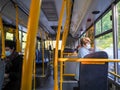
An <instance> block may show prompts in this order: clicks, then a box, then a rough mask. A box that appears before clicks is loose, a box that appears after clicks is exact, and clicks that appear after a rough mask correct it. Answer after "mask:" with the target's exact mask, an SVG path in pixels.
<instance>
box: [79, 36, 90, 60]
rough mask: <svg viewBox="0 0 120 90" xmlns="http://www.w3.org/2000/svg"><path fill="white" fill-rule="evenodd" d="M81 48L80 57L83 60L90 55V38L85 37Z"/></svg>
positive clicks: (81, 41)
mask: <svg viewBox="0 0 120 90" xmlns="http://www.w3.org/2000/svg"><path fill="white" fill-rule="evenodd" d="M80 43H81V47H80V49H79V51H78V57H79V58H83V57H84V56H85V55H87V54H89V53H90V49H91V45H90V39H89V38H88V37H84V38H82V39H81V40H80Z"/></svg>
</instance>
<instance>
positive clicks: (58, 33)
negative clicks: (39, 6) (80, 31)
mask: <svg viewBox="0 0 120 90" xmlns="http://www.w3.org/2000/svg"><path fill="white" fill-rule="evenodd" d="M65 3H66V0H62V8H61V12H60V18H59V22H58V31H57V37H56V48H55V61H54V90H58V45H59V40H60V30H61V25H62V18H63V15H64V8H65Z"/></svg>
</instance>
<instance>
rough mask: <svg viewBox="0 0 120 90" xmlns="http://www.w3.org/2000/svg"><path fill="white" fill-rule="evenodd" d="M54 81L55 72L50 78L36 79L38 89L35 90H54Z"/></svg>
mask: <svg viewBox="0 0 120 90" xmlns="http://www.w3.org/2000/svg"><path fill="white" fill-rule="evenodd" d="M53 86H54V80H53V72H51V75H50V76H49V77H44V78H39V79H38V78H36V89H35V90H53ZM33 90H34V89H33Z"/></svg>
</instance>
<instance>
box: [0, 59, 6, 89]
mask: <svg viewBox="0 0 120 90" xmlns="http://www.w3.org/2000/svg"><path fill="white" fill-rule="evenodd" d="M4 73H5V64H4V61H1V60H0V90H1V89H2V85H3V80H4Z"/></svg>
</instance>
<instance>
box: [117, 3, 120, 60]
mask: <svg viewBox="0 0 120 90" xmlns="http://www.w3.org/2000/svg"><path fill="white" fill-rule="evenodd" d="M117 8H118V58H119V59H120V2H119V3H118V4H117Z"/></svg>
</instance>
